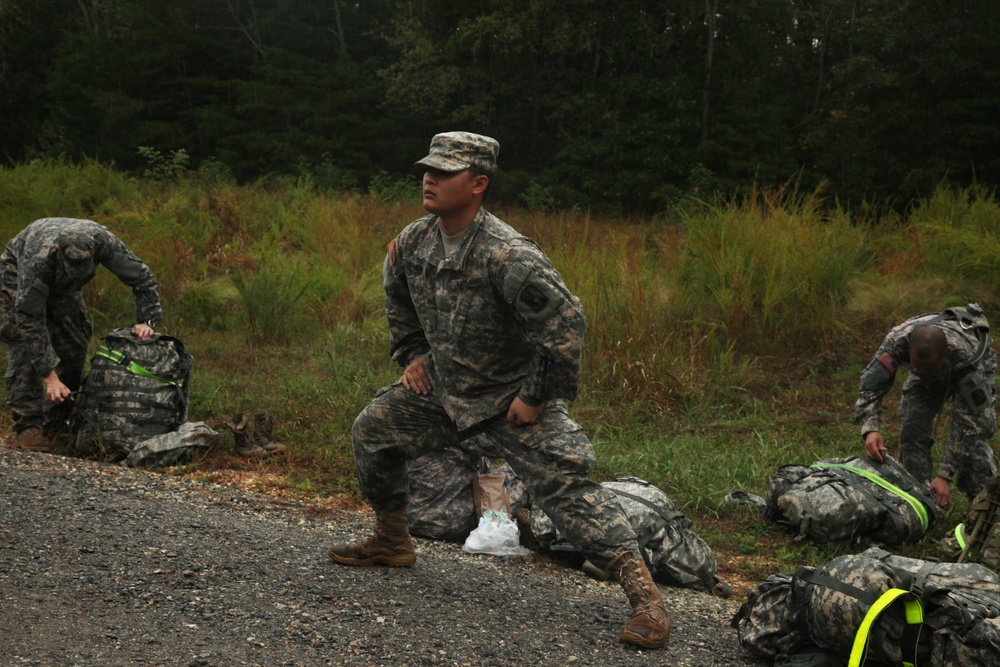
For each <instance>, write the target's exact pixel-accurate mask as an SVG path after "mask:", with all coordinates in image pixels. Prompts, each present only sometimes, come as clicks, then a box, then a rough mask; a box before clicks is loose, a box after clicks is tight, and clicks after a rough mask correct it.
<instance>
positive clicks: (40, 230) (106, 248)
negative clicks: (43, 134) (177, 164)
mask: <svg viewBox="0 0 1000 667" xmlns="http://www.w3.org/2000/svg"><path fill="white" fill-rule="evenodd" d="M98 264H103V265H104V266H106V267H107V268H108V269H109V270H110V271H111V272H112V273H114V274H115V275H116V276H118V279H119V280H121V281H122V282H123V283H125V284H126V285H128V286H129V287H131V288H132V293H133V295H134V296H135V309H136V321H137V324H136V325H135V326H134V327H133V332H134V333H135V335H136V337H138V338H139V339H140V340H145V339H147V338H149V337H150V336H151V335H152V334H153V326H154V325H155V322H156V320H158V319H160V317H161V315H162V313H161V310H160V295H159V292H158V289H157V283H156V278H155V277H154V276H153V273H152V272H151V271H150V270H149V267H147V266H146V265H145V264H143V263H142V261H141V260H140V259H139V258H138V257H136V256H135V254H134V253H132V251H131V250H129V249H128V247H127V246H126V245H125V243H123V242H122V241H121V240H120V239H119V238H118V237H116V236H115V235H114V234H112V233H111V232H110V231H108V229H107V228H106V227H104V226H103V225H99V224H98V223H96V222H93V221H91V220H78V219H75V218H43V219H41V220H36V221H35V222H33V223H31V224H30V225H28V226H27V227H25V228H24V229H23V230H22V231H21V233H19V234H18V235H17V236H15V237H14V238H13V239H12V240H11V241H10V242H9V243H8V244H7V247H6V249H5V250H4V252H3V255H2V256H0V272H2V291H0V340H2V341H3V342H5V343H7V374H6V376H5V380H6V384H7V404H8V405H9V406H10V410H11V416H12V417H13V420H14V433H15V438H14V442H13V443H12V446H13V447H15V448H18V449H29V450H35V451H50V450H51V449H52V441H51V437H52V436H53V435H57V434H58V433H59V432H60V431H61V430H62V429H63V425H64V422H65V419H66V417H67V416H68V414H69V412H70V410H71V409H72V398H71V396H72V394H73V392H75V391H76V390H77V389H79V387H80V383H81V381H82V375H83V367H84V363H85V361H86V355H87V347H88V345H89V344H90V338H91V335H92V334H93V327H92V325H91V322H90V317H89V315H88V313H87V306H86V304H84V302H83V295H82V294H81V292H80V290H81V289H82V288H83V286H84V285H86V284H87V283H88V282H90V280H91V279H92V278H93V277H94V275H95V273H96V271H97V265H98Z"/></svg>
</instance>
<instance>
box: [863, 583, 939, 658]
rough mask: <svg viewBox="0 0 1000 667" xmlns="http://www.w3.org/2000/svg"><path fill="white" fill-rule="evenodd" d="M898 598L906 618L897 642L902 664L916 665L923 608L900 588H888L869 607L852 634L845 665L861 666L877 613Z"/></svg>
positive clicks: (908, 592)
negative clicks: (901, 634) (852, 642)
mask: <svg viewBox="0 0 1000 667" xmlns="http://www.w3.org/2000/svg"><path fill="white" fill-rule="evenodd" d="M899 598H903V610H904V617H905V619H906V627H905V628H904V630H903V636H902V639H901V641H900V643H899V648H900V651H901V653H902V658H903V662H902V664H903V666H904V667H915V666H916V661H917V651H916V649H917V639H918V638H919V636H920V628H921V626H922V625H923V623H924V609H923V607H922V606H921V604H920V600H918V599H917V598H915V597H914V596H913V595H912V594H911V593H910V591H907V590H905V589H902V588H890V589H889V590H887V591H886V592H885V593H883V594H882V595H881V596H879V598H878V599H877V600H876V601H875V603H874V604H873V605H872V606H871V607H869V609H868V613H867V614H865V618H864V620H863V621H862V622H861V627H859V628H858V632H857V634H855V635H854V645H853V646H852V648H851V658H850V660H849V661H848V663H847V667H861V665H863V664H864V661H865V655H866V654H867V652H868V640H869V639H870V638H871V633H872V626H873V625H874V624H875V621H876V620H877V619H878V617H879V615H880V614H881V613H882V612H883V611H885V610H886V609H888V608H889V606H890V605H892V603H893V602H895V601H896V600H897V599H899Z"/></svg>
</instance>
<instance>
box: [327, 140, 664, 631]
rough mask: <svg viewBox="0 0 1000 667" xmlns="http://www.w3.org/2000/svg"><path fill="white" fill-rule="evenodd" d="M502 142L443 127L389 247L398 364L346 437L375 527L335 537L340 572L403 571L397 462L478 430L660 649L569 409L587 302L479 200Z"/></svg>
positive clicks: (403, 503) (389, 309)
mask: <svg viewBox="0 0 1000 667" xmlns="http://www.w3.org/2000/svg"><path fill="white" fill-rule="evenodd" d="M498 150H499V145H498V144H497V142H496V141H495V140H494V139H491V138H489V137H484V136H481V135H476V134H470V133H465V132H448V133H444V134H438V135H436V136H435V137H434V138H433V140H432V141H431V146H430V154H429V155H428V156H427V157H425V158H424V159H422V160H420V161H419V162H417V165H418V166H422V167H424V168H426V173H425V174H424V178H423V203H424V208H425V209H426V210H427V211H428V212H429V213H430V215H428V216H425V217H423V218H420V219H419V220H417V221H415V222H413V223H411V224H410V225H408V226H407V227H406V228H405V229H404V230H403V231H402V232H401V233H400V234H399V235H398V236H397V237H396V239H395V240H393V241H392V242H391V243H390V244H389V245H388V252H387V255H386V258H385V263H384V265H383V277H384V285H385V293H386V297H385V307H386V315H387V317H388V320H389V331H390V333H389V337H390V351H391V354H392V357H393V359H395V360H396V361H397V362H398V363H399V364H400V366H403V367H404V371H403V376H402V378H401V379H400V381H399V382H397V383H395V384H393V385H390V386H388V387H384V388H383V389H381V390H380V391H379V392H378V394H377V395H376V397H375V400H374V401H373V402H372V403H371V404H370V405H369V406H368V407H367V408H366V409H365V410H364V411H363V412H362V413H361V414H360V415H359V416H358V418H357V420H356V421H355V422H354V428H353V432H352V437H353V446H354V457H355V463H356V467H357V472H358V478H359V482H360V486H361V491H362V493H364V495H365V497H366V498H367V499H368V501H369V502H370V503H371V505H372V507H373V508H374V509H375V511H376V515H377V519H378V523H377V528H376V533H375V535H374V536H373V537H370V538H368V539H366V540H364V541H362V542H359V543H356V544H348V545H337V546H334V547H333V548H332V549H330V551H329V556H330V557H331V558H332V559H333V560H334V561H336V562H338V563H341V564H345V565H375V564H380V565H390V566H406V565H411V564H412V563H413V562H414V561H415V560H416V554H415V552H414V549H413V544H412V542H411V540H410V536H409V532H408V530H407V519H406V512H407V502H408V498H407V472H406V461H408V460H412V459H416V458H418V457H420V456H422V455H423V454H426V453H427V452H430V451H433V450H435V449H440V448H443V447H448V446H452V445H455V444H457V443H458V442H460V441H462V440H464V439H466V438H469V437H472V436H474V435H477V434H479V433H485V434H486V435H487V436H488V437H489V438H490V439H491V440H492V441H493V442H494V443H495V444H496V446H497V447H498V449H499V450H500V453H502V456H503V457H504V458H505V459H506V461H507V463H508V464H510V466H511V467H512V468H513V470H514V472H515V473H516V474H517V476H518V477H519V478H520V479H521V480H522V481H523V482H524V483H525V485H526V486H527V489H528V492H529V494H530V496H531V498H532V501H533V504H534V505H535V506H537V507H540V508H541V509H542V510H543V511H544V512H545V513H546V514H547V515H548V516H549V517H550V518H551V519H552V520H553V522H554V523H555V525H556V526H557V527H558V528H559V530H560V531H561V532H562V534H563V535H565V536H567V538H568V539H569V540H570V541H571V542H572V543H573V544H574V545H576V546H577V547H578V548H579V550H580V551H581V552H583V553H584V555H586V557H587V558H588V559H589V560H590V561H591V562H592V563H594V564H595V565H597V566H598V567H600V568H602V569H604V570H605V571H608V572H611V573H612V575H613V576H614V577H615V578H616V580H617V581H618V582H619V583H620V584H621V586H622V588H623V589H624V590H625V592H626V594H627V596H628V598H629V602H630V604H631V605H632V609H633V615H632V617H631V618H630V619H629V621H628V622H627V623H626V625H625V629H624V630H623V631H622V634H621V637H620V638H621V640H622V641H625V642H628V643H632V644H636V645H639V646H643V647H648V648H659V647H660V646H663V644H664V643H666V641H667V638H668V636H669V633H670V621H669V619H668V617H667V612H666V609H665V605H664V603H663V600H662V598H661V597H660V593H659V589H658V588H657V587H656V584H655V583H654V582H653V580H652V578H651V576H650V573H649V570H648V569H647V568H646V565H645V563H644V562H643V559H642V557H641V556H640V554H639V547H638V544H637V542H636V536H635V533H634V531H633V530H632V526H631V524H630V523H629V520H628V518H627V517H626V516H625V514H624V512H623V511H622V508H621V505H620V504H619V503H618V501H617V499H616V498H615V495H614V493H612V492H611V491H609V490H607V489H605V488H603V487H602V486H601V485H600V484H597V483H596V482H594V481H593V480H591V479H590V478H589V476H588V475H589V473H590V472H591V471H592V470H593V468H594V462H595V457H594V449H593V446H592V445H591V443H590V441H589V439H588V438H587V436H586V435H585V434H584V433H583V431H582V429H581V428H580V426H579V425H578V424H577V423H576V422H574V421H573V420H571V419H570V418H569V415H568V414H567V405H566V403H567V401H568V400H571V399H573V398H575V397H576V394H577V389H578V383H579V379H580V358H581V350H582V346H583V336H584V332H585V329H586V323H585V319H584V314H583V310H582V308H581V305H580V301H579V300H578V299H577V298H576V297H575V296H573V294H571V293H570V292H569V290H568V289H567V288H566V286H565V284H564V283H563V280H562V277H561V276H560V275H559V273H558V272H557V271H556V270H555V268H553V266H552V263H551V262H550V261H549V259H548V257H547V256H546V255H545V253H544V252H542V250H541V248H539V247H538V245H537V244H536V243H535V242H533V241H532V240H530V239H528V238H526V237H524V236H522V235H520V234H518V233H517V232H516V231H514V230H513V229H512V228H511V227H509V226H508V225H507V224H505V223H504V222H502V221H501V220H499V219H497V218H496V217H494V216H493V215H491V214H490V213H487V212H486V211H485V210H483V209H482V208H481V204H482V201H483V199H484V197H485V194H486V191H487V189H488V187H489V184H490V181H491V180H492V179H493V175H494V173H495V170H496V156H497V152H498Z"/></svg>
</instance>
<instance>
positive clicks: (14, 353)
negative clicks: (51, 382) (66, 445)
mask: <svg viewBox="0 0 1000 667" xmlns="http://www.w3.org/2000/svg"><path fill="white" fill-rule="evenodd" d="M46 320H47V326H48V329H49V337H50V339H51V341H52V348H53V349H54V350H55V353H56V355H57V356H58V357H59V364H58V365H57V366H56V368H55V371H56V374H57V375H58V376H59V379H60V380H62V382H63V384H65V385H66V386H67V387H69V389H70V391H77V390H78V389H79V388H80V383H81V381H82V379H83V368H84V364H85V363H86V360H87V347H88V346H89V345H90V339H91V336H92V335H93V331H94V329H93V325H92V324H91V322H90V317H89V315H88V314H87V306H86V305H85V304H84V302H83V295H82V294H81V293H80V292H71V293H69V294H64V295H60V296H50V297H49V301H48V304H47V312H46ZM17 338H18V334H14V340H13V341H9V342H8V343H7V373H6V374H5V375H4V381H5V383H6V385H7V405H9V406H10V411H11V416H12V418H13V420H14V431H15V432H17V433H20V432H21V431H23V430H24V429H26V428H30V427H33V426H37V427H40V428H42V429H44V430H45V431H46V433H48V434H50V435H52V434H55V433H57V432H58V431H60V430H62V429H63V428H64V425H65V421H66V419H68V418H69V415H70V412H71V411H72V409H73V402H72V401H65V402H63V403H62V405H58V406H56V405H53V404H52V403H51V402H49V400H48V399H47V398H46V397H45V390H44V385H43V383H42V378H41V377H39V375H38V373H37V372H36V371H35V367H34V362H35V361H37V359H32V358H30V356H29V355H28V354H27V350H26V346H24V345H22V344H20V343H19V342H18V340H17Z"/></svg>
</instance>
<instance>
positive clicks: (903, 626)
mask: <svg viewBox="0 0 1000 667" xmlns="http://www.w3.org/2000/svg"><path fill="white" fill-rule="evenodd" d="M774 576H776V577H783V578H782V579H775V581H780V582H781V583H782V585H781V586H778V587H777V589H776V585H775V582H774V581H771V579H772V578H773V577H772V578H769V579H768V580H766V581H765V582H763V583H761V584H759V585H758V587H757V588H755V589H754V590H752V591H751V592H750V594H749V595H748V598H747V602H746V603H745V604H744V605H743V606H742V607H741V608H740V610H739V612H737V614H736V616H735V617H734V618H733V621H732V626H733V627H734V628H735V629H736V630H737V633H738V635H739V640H740V643H741V644H742V645H743V646H744V647H746V648H748V649H750V650H752V651H754V652H755V653H758V654H760V655H763V656H767V657H771V658H775V664H776V665H778V664H781V665H800V664H802V665H805V664H824V663H823V662H818V660H820V659H821V658H822V655H823V654H824V653H825V654H826V655H828V656H829V658H830V659H829V661H828V663H829V664H837V661H838V660H839V661H842V663H843V664H845V665H847V666H848V667H861V665H869V666H874V665H892V666H898V667H909V666H914V667H915V666H917V665H931V666H934V667H965V666H966V665H977V666H978V665H1000V577H998V576H997V575H996V574H995V573H993V572H991V571H990V570H988V569H987V568H985V567H983V566H982V565H978V564H976V563H940V562H938V561H934V560H921V559H916V558H905V557H902V556H896V555H893V554H890V553H889V552H887V551H885V550H883V549H879V548H871V549H868V550H867V551H864V552H862V553H860V554H851V555H846V556H840V557H838V558H834V559H833V560H831V561H829V562H828V563H826V564H825V565H822V566H820V567H817V568H809V567H800V568H799V569H798V570H796V572H795V574H794V575H791V578H790V579H789V578H788V575H774ZM758 589H760V590H758ZM775 590H779V591H782V592H783V594H782V595H777V596H776V595H773V594H772V593H773V591H775Z"/></svg>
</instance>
